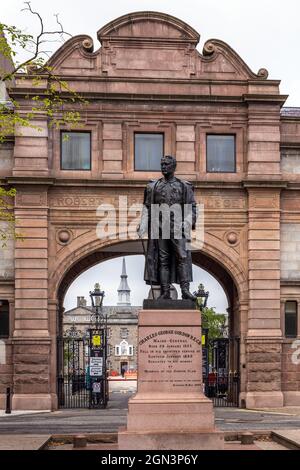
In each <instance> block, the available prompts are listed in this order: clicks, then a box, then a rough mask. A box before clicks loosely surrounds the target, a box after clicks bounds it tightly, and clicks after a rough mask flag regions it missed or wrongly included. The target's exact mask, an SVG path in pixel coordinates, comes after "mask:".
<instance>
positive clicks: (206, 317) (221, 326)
mask: <svg viewBox="0 0 300 470" xmlns="http://www.w3.org/2000/svg"><path fill="white" fill-rule="evenodd" d="M204 293H205V287H204V285H203V284H199V286H198V291H197V292H196V293H195V295H196V297H197V294H198V295H199V296H198V297H197V306H198V308H199V310H200V312H201V314H202V328H208V339H209V340H211V339H216V338H222V337H223V335H224V331H225V329H226V320H227V316H226V315H225V314H224V313H216V311H215V309H214V307H210V308H209V307H206V306H204V305H205V304H203V298H202V297H201V296H200V295H203V294H204ZM206 295H207V296H208V292H206Z"/></svg>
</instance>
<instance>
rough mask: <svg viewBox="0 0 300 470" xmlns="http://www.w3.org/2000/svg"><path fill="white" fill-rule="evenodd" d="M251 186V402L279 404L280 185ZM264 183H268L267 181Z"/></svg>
mask: <svg viewBox="0 0 300 470" xmlns="http://www.w3.org/2000/svg"><path fill="white" fill-rule="evenodd" d="M257 186H258V185H253V187H248V194H249V232H248V237H249V242H248V243H249V247H248V248H249V311H248V331H247V336H246V357H247V361H246V363H247V384H246V394H245V398H246V406H247V408H256V407H277V406H278V407H280V406H282V405H283V394H282V391H281V338H282V332H281V328H280V188H278V187H274V188H270V187H269V188H268V187H267V188H266V187H264V188H261V187H257ZM264 186H265V185H264Z"/></svg>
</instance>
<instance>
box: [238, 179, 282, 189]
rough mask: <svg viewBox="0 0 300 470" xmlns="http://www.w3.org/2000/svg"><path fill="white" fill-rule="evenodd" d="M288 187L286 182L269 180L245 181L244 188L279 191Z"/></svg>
mask: <svg viewBox="0 0 300 470" xmlns="http://www.w3.org/2000/svg"><path fill="white" fill-rule="evenodd" d="M287 185H288V181H284V180H273V181H272V180H269V179H262V180H244V181H243V187H244V188H261V189H264V188H278V189H285V188H286V187H287Z"/></svg>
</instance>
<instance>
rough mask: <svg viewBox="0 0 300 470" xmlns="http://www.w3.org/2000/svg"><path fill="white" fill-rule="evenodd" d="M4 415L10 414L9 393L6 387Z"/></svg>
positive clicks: (8, 388)
mask: <svg viewBox="0 0 300 470" xmlns="http://www.w3.org/2000/svg"><path fill="white" fill-rule="evenodd" d="M5 413H6V414H11V393H10V387H7V389H6V409H5Z"/></svg>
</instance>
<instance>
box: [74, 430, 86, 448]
mask: <svg viewBox="0 0 300 470" xmlns="http://www.w3.org/2000/svg"><path fill="white" fill-rule="evenodd" d="M83 447H86V437H85V436H84V435H83V434H78V435H77V436H74V439H73V449H82V448H83Z"/></svg>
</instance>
